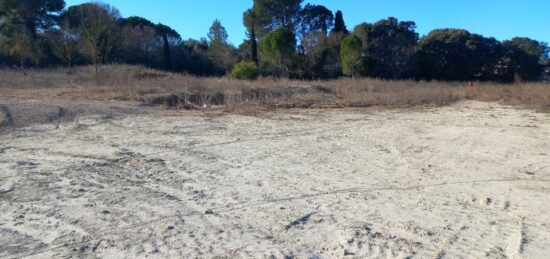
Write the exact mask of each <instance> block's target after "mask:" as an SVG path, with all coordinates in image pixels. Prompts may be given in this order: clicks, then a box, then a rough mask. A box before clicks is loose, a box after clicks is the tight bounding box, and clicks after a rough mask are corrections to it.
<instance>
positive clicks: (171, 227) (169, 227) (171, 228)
mask: <svg viewBox="0 0 550 259" xmlns="http://www.w3.org/2000/svg"><path fill="white" fill-rule="evenodd" d="M174 228H176V227H174V226H168V230H173V229H174Z"/></svg>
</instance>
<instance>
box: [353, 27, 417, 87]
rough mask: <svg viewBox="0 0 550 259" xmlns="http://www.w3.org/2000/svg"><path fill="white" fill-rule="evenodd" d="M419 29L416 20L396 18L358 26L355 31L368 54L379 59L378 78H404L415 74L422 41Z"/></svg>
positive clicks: (376, 72) (375, 71) (376, 74)
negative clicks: (419, 39)
mask: <svg viewBox="0 0 550 259" xmlns="http://www.w3.org/2000/svg"><path fill="white" fill-rule="evenodd" d="M415 28H416V25H415V23H414V22H411V21H401V22H400V21H398V20H397V19H395V18H393V17H390V18H388V19H384V20H380V21H378V22H376V23H374V24H368V23H363V24H360V25H358V26H357V27H356V28H355V30H354V34H355V35H356V36H357V37H359V38H360V39H361V41H362V42H363V48H364V51H365V53H367V54H368V55H369V56H371V57H372V58H374V59H375V60H376V68H375V70H374V76H375V77H378V78H386V79H402V78H410V77H413V76H414V74H415V71H414V68H415V67H416V46H417V43H418V34H417V33H416V32H415Z"/></svg>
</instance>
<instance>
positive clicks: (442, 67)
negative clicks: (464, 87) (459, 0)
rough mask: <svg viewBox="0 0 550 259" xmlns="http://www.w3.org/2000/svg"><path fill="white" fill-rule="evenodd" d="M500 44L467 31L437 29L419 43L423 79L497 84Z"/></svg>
mask: <svg viewBox="0 0 550 259" xmlns="http://www.w3.org/2000/svg"><path fill="white" fill-rule="evenodd" d="M501 56H502V47H501V44H500V42H498V41H496V40H495V39H492V38H485V37H483V36H481V35H477V34H471V33H470V32H468V31H466V30H459V29H439V30H433V31H431V32H430V33H429V34H428V35H427V36H425V37H423V38H422V39H420V46H419V59H420V60H419V63H420V66H421V69H422V77H424V78H425V79H438V80H456V81H467V80H500V79H502V78H500V77H495V75H497V76H498V71H499V70H502V69H500V68H499V67H502V65H499V64H498V63H499V62H500V61H499V60H500V59H501Z"/></svg>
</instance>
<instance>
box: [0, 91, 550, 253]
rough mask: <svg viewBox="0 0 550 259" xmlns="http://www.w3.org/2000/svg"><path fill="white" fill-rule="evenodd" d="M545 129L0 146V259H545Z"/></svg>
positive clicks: (169, 123) (88, 135)
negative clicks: (97, 258)
mask: <svg viewBox="0 0 550 259" xmlns="http://www.w3.org/2000/svg"><path fill="white" fill-rule="evenodd" d="M549 136H550V116H548V114H544V113H536V112H534V111H531V110H522V109H515V108H509V107H503V106H499V105H497V104H487V103H480V102H461V103H458V104H455V105H452V106H449V107H442V108H433V109H420V110H416V111H410V110H409V111H387V110H386V111H374V110H364V109H362V110H346V109H342V110H332V111H326V110H325V111H315V110H309V111H304V112H291V111H287V112H284V113H266V114H263V115H262V116H259V117H252V116H240V115H225V116H209V117H206V116H183V117H182V116H175V117H172V116H157V115H154V114H147V115H131V116H128V117H125V118H111V117H102V116H88V117H82V118H77V119H76V120H75V121H73V122H64V123H60V124H57V125H51V124H49V125H35V126H31V127H27V128H22V129H15V130H13V131H11V132H9V133H6V134H4V135H0V174H1V177H0V211H2V213H0V257H2V258H4V257H8V258H10V257H19V256H26V255H29V256H34V257H44V258H50V257H56V258H60V257H77V256H83V257H95V256H100V257H122V256H126V257H145V256H149V257H186V258H191V257H196V256H199V257H211V256H216V255H218V256H222V257H268V256H275V257H278V258H280V257H284V256H298V257H299V258H305V257H307V258H318V257H320V258H336V257H346V256H349V257H358V258H363V257H386V256H387V257H401V258H405V257H408V256H411V257H418V258H434V257H459V256H463V257H467V258H469V257H473V258H480V257H491V258H502V257H518V256H521V257H525V258H543V257H545V256H547V255H548V254H550V213H549V212H548V205H549V204H550V138H549Z"/></svg>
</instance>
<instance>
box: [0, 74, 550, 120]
mask: <svg viewBox="0 0 550 259" xmlns="http://www.w3.org/2000/svg"><path fill="white" fill-rule="evenodd" d="M0 90H1V91H2V96H3V97H15V98H52V97H53V98H66V99H71V100H101V101H112V100H118V101H139V102H143V103H149V104H164V105H167V106H171V107H188V108H189V107H190V106H189V105H188V104H189V103H191V104H193V107H195V106H196V107H212V106H214V107H223V108H224V109H227V110H231V111H238V110H250V109H277V108H327V107H333V108H334V107H366V106H382V107H391V108H407V107H415V106H442V105H448V104H450V103H453V102H456V101H459V100H463V99H475V100H481V101H497V102H502V103H505V104H512V105H523V106H527V107H533V108H540V109H544V110H548V109H550V86H549V85H548V84H542V83H540V84H537V83H532V84H517V85H503V84H495V83H477V84H476V85H475V86H474V87H473V88H469V87H468V86H467V83H462V82H424V81H385V80H377V79H339V80H331V81H299V80H287V79H280V80H276V79H262V80H257V81H241V80H233V79H227V78H198V77H193V76H188V75H183V74H172V73H167V72H161V71H156V70H151V69H146V68H142V67H135V66H127V65H113V66H104V67H101V69H100V70H99V72H97V73H96V72H95V71H94V69H93V68H92V67H79V68H76V69H74V71H73V73H70V74H69V73H68V70H66V69H33V70H28V71H27V73H26V75H24V74H23V73H21V72H20V71H17V70H0Z"/></svg>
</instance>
